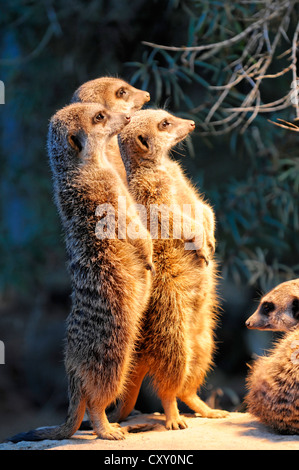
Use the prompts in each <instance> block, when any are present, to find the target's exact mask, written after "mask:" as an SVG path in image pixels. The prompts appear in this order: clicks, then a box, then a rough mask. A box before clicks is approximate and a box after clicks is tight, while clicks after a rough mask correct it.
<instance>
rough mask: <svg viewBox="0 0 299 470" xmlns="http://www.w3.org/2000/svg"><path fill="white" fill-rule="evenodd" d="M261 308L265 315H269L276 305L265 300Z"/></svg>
mask: <svg viewBox="0 0 299 470" xmlns="http://www.w3.org/2000/svg"><path fill="white" fill-rule="evenodd" d="M261 308H262V314H263V315H269V313H271V312H273V311H274V310H275V305H274V303H273V302H263V303H262V307H261Z"/></svg>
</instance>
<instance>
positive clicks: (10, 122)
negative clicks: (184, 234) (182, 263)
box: [0, 0, 299, 295]
mask: <svg viewBox="0 0 299 470" xmlns="http://www.w3.org/2000/svg"><path fill="white" fill-rule="evenodd" d="M273 1H274V0H273ZM280 3H281V5H282V6H283V5H285V4H286V3H287V2H286V1H284V2H280ZM297 3H298V2H295V1H293V2H290V4H292V5H295V4H297ZM265 4H266V3H265V2H262V1H260V2H254V1H253V2H247V1H241V0H240V1H239V2H229V1H224V0H223V1H207V0H205V1H204V0H202V1H201V0H186V1H183V0H169V1H165V2H160V1H157V0H156V1H153V2H147V1H146V0H134V2H131V1H129V0H125V1H124V2H121V4H120V2H117V1H116V0H115V1H114V0H113V1H111V2H104V1H101V0H91V1H89V2H86V1H83V0H76V1H73V0H65V1H64V2H60V1H59V0H45V1H39V0H30V1H27V0H26V1H25V0H13V1H11V2H3V1H2V2H1V17H0V26H1V35H0V79H1V80H3V81H4V82H5V85H6V104H5V106H3V107H2V108H1V109H0V112H1V147H0V153H1V161H0V166H1V176H2V181H1V185H0V194H1V206H0V216H1V220H2V226H3V227H2V230H1V235H0V266H1V270H0V290H1V291H2V292H5V291H7V290H9V289H11V288H13V289H16V290H18V291H20V290H23V292H25V293H28V294H29V295H32V293H34V292H36V291H37V290H39V289H40V288H41V286H43V288H45V289H46V288H47V287H48V288H49V289H50V288H51V286H52V285H58V284H59V285H61V284H63V283H67V279H68V276H67V275H66V273H65V268H64V262H65V255H64V245H63V240H62V236H61V230H60V223H59V220H58V216H57V213H56V208H55V206H54V204H53V201H52V182H51V175H50V171H49V167H48V161H47V155H46V135H47V125H48V121H49V118H50V116H51V115H52V114H53V113H54V112H55V111H56V110H57V109H58V108H60V107H61V106H64V105H65V104H66V103H68V102H69V99H70V97H71V95H72V93H73V91H74V90H75V89H76V88H77V87H78V86H79V85H80V84H81V83H83V82H84V81H86V80H89V79H92V78H95V77H97V76H101V75H105V74H111V75H114V74H118V75H119V76H122V77H123V78H124V79H129V78H130V77H131V81H132V83H133V84H134V85H136V86H139V87H142V88H145V89H148V90H149V91H150V92H151V96H152V103H153V104H154V103H156V105H158V106H167V107H168V108H169V110H170V111H173V112H176V113H177V114H180V115H182V116H186V117H192V118H193V119H195V121H196V123H197V128H198V130H199V131H198V133H197V135H195V137H194V139H193V141H192V146H191V145H190V144H189V143H187V145H188V150H189V158H188V159H184V160H183V164H184V166H185V167H186V169H187V171H188V172H189V174H190V175H191V176H192V178H193V180H194V182H195V183H197V184H199V183H200V185H201V189H202V190H203V191H204V192H205V193H206V194H207V196H208V198H209V200H210V202H211V203H212V204H213V205H214V207H215V211H216V215H217V220H218V223H217V239H218V248H217V253H218V256H219V259H220V262H221V266H222V267H223V275H225V276H226V275H227V276H229V277H232V278H233V279H235V280H238V281H240V282H249V283H257V284H258V285H260V286H262V287H265V286H266V285H268V284H271V283H272V282H278V281H279V280H283V279H285V278H289V277H295V276H297V275H298V224H299V222H298V218H299V217H298V187H299V180H298V174H299V173H298V153H297V148H298V145H297V141H298V139H297V136H298V134H296V133H295V132H290V131H287V130H283V129H280V128H278V127H276V126H274V125H273V124H271V123H269V122H268V118H269V117H271V119H273V120H275V119H277V118H284V119H286V120H292V119H293V117H294V116H293V114H292V113H293V110H292V108H287V107H286V108H283V109H282V110H281V111H280V110H279V111H277V112H275V113H271V115H270V114H266V113H259V114H258V115H257V116H256V119H255V120H254V121H253V122H251V123H250V125H249V126H248V127H247V129H246V130H245V132H243V133H242V126H244V123H246V122H247V121H248V119H250V117H251V116H252V114H253V112H252V111H250V112H246V113H244V115H243V121H242V122H240V125H237V126H235V127H233V128H232V129H231V130H230V129H229V126H230V124H231V123H232V122H235V121H234V120H231V115H232V114H233V113H232V112H231V111H229V108H234V107H239V106H240V104H241V103H243V102H244V99H246V97H247V96H248V94H249V93H250V91H251V90H252V87H253V85H252V83H251V81H250V79H251V80H255V79H256V77H252V78H251V77H249V79H244V80H242V81H240V82H238V83H237V84H236V85H235V86H234V87H232V88H231V89H230V91H229V93H227V94H226V96H223V95H222V93H223V89H218V88H215V87H222V86H223V85H225V84H227V83H228V82H229V80H230V78H231V77H232V74H234V73H235V74H236V75H235V76H236V78H237V79H239V78H242V77H241V75H242V69H240V61H239V59H240V57H243V59H242V60H243V62H242V66H243V69H244V70H245V69H246V67H247V69H248V67H251V66H253V65H255V64H257V63H258V60H259V57H257V56H256V54H253V53H251V52H250V50H248V51H247V49H246V48H247V46H248V39H251V38H252V35H250V36H248V37H244V38H242V39H241V40H240V41H238V42H235V43H233V44H231V45H229V46H227V47H223V48H221V49H219V50H214V49H212V50H211V49H206V50H203V51H201V52H200V54H197V53H194V52H192V51H183V52H182V51H180V50H177V51H171V50H164V49H162V48H152V47H149V46H145V45H142V41H143V40H149V41H156V42H157V43H159V44H166V45H167V44H169V45H178V46H180V45H181V44H185V45H186V46H194V45H195V46H198V45H208V44H211V43H215V42H216V43H217V42H219V41H225V40H227V39H231V38H232V37H234V36H235V35H236V34H240V33H242V31H244V29H245V28H247V26H248V25H249V24H251V22H252V20H253V19H254V18H255V17H256V15H259V14H260V13H261V11H263V9H264V8H265ZM279 8H280V7H279ZM279 8H278V9H276V10H277V11H278V10H279ZM281 8H282V7H281ZM272 10H273V11H275V9H272ZM272 10H271V11H272ZM279 11H280V10H279ZM284 14H285V10H283V9H282V10H281V15H282V16H283V15H284ZM294 19H296V15H295V11H293V13H292V15H291V17H290V23H289V29H287V28H286V31H285V32H286V35H289V37H290V38H291V37H292V31H293V30H294V28H295V24H294ZM279 24H280V17H279V16H278V17H277V18H275V19H274V20H273V21H269V25H268V26H269V31H267V30H266V29H265V31H264V33H263V36H262V39H261V41H262V42H261V43H260V44H261V46H262V49H261V51H260V54H265V53H266V52H267V45H269V44H272V43H273V37H274V35H275V32H276V30H277V29H278V26H279ZM267 35H268V36H267ZM282 46H283V47H282ZM290 46H291V42H287V39H286V37H284V35H282V37H281V41H280V43H279V47H280V48H281V51H284V49H285V47H287V48H289V47H290ZM246 51H247V52H246ZM255 52H256V51H255ZM278 53H280V49H279V48H278V50H277V54H276V55H275V60H273V62H272V64H271V70H269V71H270V72H271V73H272V72H273V73H277V72H278V71H280V70H282V69H283V68H284V67H286V65H288V64H289V62H288V58H287V57H286V56H283V57H281V58H278ZM238 66H239V69H238ZM247 69H246V70H247ZM290 74H291V72H288V73H286V74H284V75H282V76H281V77H278V78H277V79H275V80H267V81H264V82H263V83H262V85H261V87H260V88H259V92H260V95H261V96H260V98H261V104H262V105H263V104H265V103H268V102H271V101H275V100H278V99H280V98H281V96H282V95H284V94H287V93H288V92H289V90H290V81H291V76H290ZM264 84H265V85H264ZM213 87H214V88H213ZM219 100H220V106H218V107H217V109H216V108H215V104H216V103H217V102H219ZM255 104H256V101H253V103H252V105H253V106H255ZM213 107H214V108H213ZM211 110H213V115H212V114H211ZM208 117H209V119H207V118H208ZM237 117H238V116H237ZM235 119H236V118H235ZM217 121H218V124H217ZM223 121H224V122H223ZM219 122H221V124H219ZM219 130H221V132H222V133H220V134H219V133H218V131H219ZM192 151H193V153H194V155H195V156H194V157H193V158H191V156H190V155H192ZM190 152H191V153H190Z"/></svg>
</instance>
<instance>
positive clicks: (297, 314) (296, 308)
mask: <svg viewBox="0 0 299 470" xmlns="http://www.w3.org/2000/svg"><path fill="white" fill-rule="evenodd" d="M292 314H293V317H294V318H296V319H297V320H299V299H298V297H295V298H294V300H293V302H292Z"/></svg>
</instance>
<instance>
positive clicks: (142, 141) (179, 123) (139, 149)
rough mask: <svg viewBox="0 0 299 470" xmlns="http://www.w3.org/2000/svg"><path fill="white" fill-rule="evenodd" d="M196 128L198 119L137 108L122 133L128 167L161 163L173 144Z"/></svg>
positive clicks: (125, 161)
mask: <svg viewBox="0 0 299 470" xmlns="http://www.w3.org/2000/svg"><path fill="white" fill-rule="evenodd" d="M194 129H195V123H194V121H191V120H188V119H181V118H178V117H176V116H173V115H172V114H169V113H168V112H167V111H164V110H163V109H158V110H155V109H147V110H141V111H137V112H136V113H135V114H134V115H133V116H132V118H131V122H130V125H129V126H127V127H126V129H123V130H122V132H121V133H120V134H119V136H118V141H119V146H120V151H121V156H122V159H123V161H124V164H125V166H126V168H127V167H128V163H129V162H130V161H132V160H134V162H135V164H137V165H143V164H150V163H152V164H154V165H157V164H160V163H162V161H163V157H164V156H165V154H167V153H168V152H169V151H170V149H171V148H172V147H174V146H175V145H176V144H177V143H178V142H180V141H182V140H183V139H185V138H186V137H187V135H188V134H189V133H190V132H192V131H193V130H194Z"/></svg>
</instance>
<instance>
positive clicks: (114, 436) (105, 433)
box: [89, 408, 125, 440]
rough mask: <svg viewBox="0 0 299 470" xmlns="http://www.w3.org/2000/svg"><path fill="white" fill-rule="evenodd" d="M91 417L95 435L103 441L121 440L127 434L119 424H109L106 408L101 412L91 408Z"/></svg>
mask: <svg viewBox="0 0 299 470" xmlns="http://www.w3.org/2000/svg"><path fill="white" fill-rule="evenodd" d="M89 416H90V420H91V422H92V426H93V430H94V432H95V434H96V435H97V436H98V437H99V438H101V439H109V440H121V439H124V438H125V434H124V432H123V430H122V429H121V427H120V424H118V423H109V421H108V418H107V416H106V413H105V408H104V409H103V410H101V411H99V410H96V411H95V410H94V408H92V409H90V408H89Z"/></svg>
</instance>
